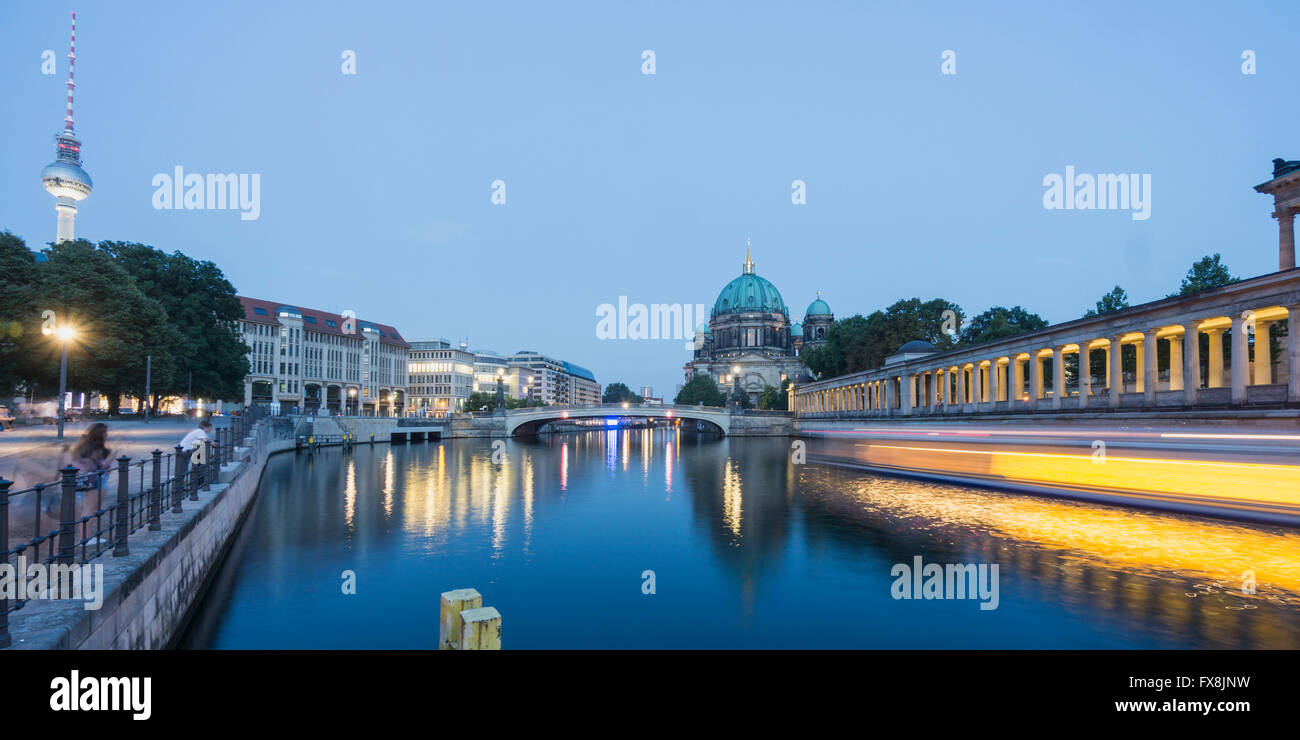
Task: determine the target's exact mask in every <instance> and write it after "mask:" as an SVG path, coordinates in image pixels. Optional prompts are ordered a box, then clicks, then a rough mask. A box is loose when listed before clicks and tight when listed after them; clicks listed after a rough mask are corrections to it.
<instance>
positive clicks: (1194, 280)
mask: <svg viewBox="0 0 1300 740" xmlns="http://www.w3.org/2000/svg"><path fill="white" fill-rule="evenodd" d="M1240 279H1241V278H1236V277H1233V276H1232V274H1231V273H1230V272H1228V266H1227V265H1225V264H1223V263H1222V262H1220V261H1219V254H1218V253H1217V252H1216V253H1215V254H1214V255H1213V256H1206V257H1202V258H1200V259H1199V260H1197V261H1196V262H1193V263H1192V267H1191V269H1189V270H1188V271H1187V276H1186V277H1184V278H1183V283H1182V285H1181V286H1179V288H1178V292H1177V293H1173V294H1171V295H1170V296H1169V297H1170V298H1173V297H1174V296H1180V295H1187V294H1188V293H1195V292H1197V291H1201V290H1209V289H1210V288H1220V287H1223V286H1224V285H1229V284H1231V283H1235V282H1237V281H1239V280H1240Z"/></svg>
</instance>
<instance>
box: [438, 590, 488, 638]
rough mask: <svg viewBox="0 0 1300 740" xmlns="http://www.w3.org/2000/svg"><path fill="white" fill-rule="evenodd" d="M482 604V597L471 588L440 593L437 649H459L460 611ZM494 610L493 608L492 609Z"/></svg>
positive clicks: (476, 607)
mask: <svg viewBox="0 0 1300 740" xmlns="http://www.w3.org/2000/svg"><path fill="white" fill-rule="evenodd" d="M482 606H483V597H482V596H481V595H480V594H479V592H478V591H477V590H475V589H472V588H458V589H456V590H455V591H446V592H444V593H443V594H442V608H441V610H440V611H441V619H440V620H439V621H440V625H439V627H438V649H439V650H460V649H461V642H460V638H461V627H460V613H461V612H463V611H467V610H471V609H478V608H480V607H482ZM493 611H495V610H493Z"/></svg>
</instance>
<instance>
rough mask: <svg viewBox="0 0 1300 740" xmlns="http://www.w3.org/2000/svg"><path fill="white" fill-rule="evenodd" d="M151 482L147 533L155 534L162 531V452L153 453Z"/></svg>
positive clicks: (155, 451)
mask: <svg viewBox="0 0 1300 740" xmlns="http://www.w3.org/2000/svg"><path fill="white" fill-rule="evenodd" d="M143 474H144V472H143V471H141V475H143ZM152 482H153V487H152V488H150V489H149V531H150V532H157V531H158V530H160V529H162V450H154V451H153V481H152Z"/></svg>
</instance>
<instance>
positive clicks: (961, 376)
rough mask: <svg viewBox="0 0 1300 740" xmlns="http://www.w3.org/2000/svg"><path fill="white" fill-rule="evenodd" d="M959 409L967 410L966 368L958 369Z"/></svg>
mask: <svg viewBox="0 0 1300 740" xmlns="http://www.w3.org/2000/svg"><path fill="white" fill-rule="evenodd" d="M956 405H957V407H958V408H959V409H960V408H965V406H966V368H964V367H958V368H957V404H956Z"/></svg>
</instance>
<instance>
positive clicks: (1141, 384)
mask: <svg viewBox="0 0 1300 740" xmlns="http://www.w3.org/2000/svg"><path fill="white" fill-rule="evenodd" d="M1146 346H1147V342H1146V335H1145V334H1144V335H1143V338H1142V339H1139V340H1137V346H1136V347H1135V348H1134V352H1133V359H1134V373H1133V392H1134V393H1141V392H1142V391H1143V390H1144V389H1145V388H1146V361H1147V354H1146V352H1145V351H1144V350H1146Z"/></svg>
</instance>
